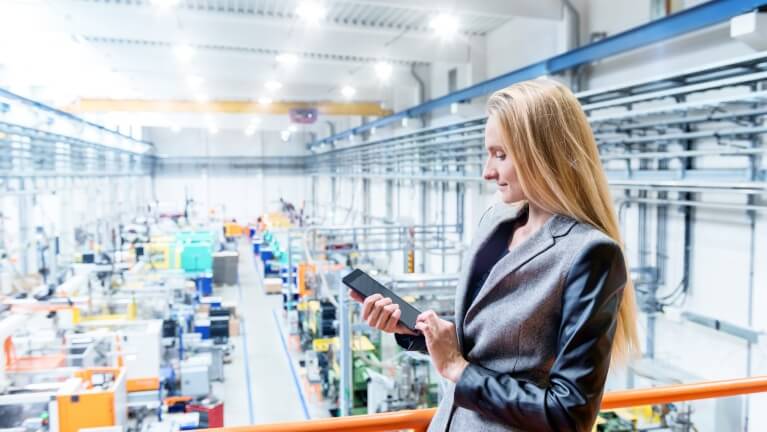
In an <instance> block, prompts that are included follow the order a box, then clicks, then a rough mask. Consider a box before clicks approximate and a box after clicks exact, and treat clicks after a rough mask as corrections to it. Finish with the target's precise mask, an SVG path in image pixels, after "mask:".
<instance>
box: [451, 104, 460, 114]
mask: <svg viewBox="0 0 767 432" xmlns="http://www.w3.org/2000/svg"><path fill="white" fill-rule="evenodd" d="M450 114H458V104H457V103H455V102H453V103H451V104H450Z"/></svg>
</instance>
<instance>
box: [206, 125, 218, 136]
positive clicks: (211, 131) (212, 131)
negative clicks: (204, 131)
mask: <svg viewBox="0 0 767 432" xmlns="http://www.w3.org/2000/svg"><path fill="white" fill-rule="evenodd" d="M208 133H209V134H211V135H215V134H217V133H218V128H217V127H216V125H210V126H208Z"/></svg>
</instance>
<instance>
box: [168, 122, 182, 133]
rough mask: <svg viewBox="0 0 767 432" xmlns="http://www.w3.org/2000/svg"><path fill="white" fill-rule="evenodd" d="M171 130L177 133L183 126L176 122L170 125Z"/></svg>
mask: <svg viewBox="0 0 767 432" xmlns="http://www.w3.org/2000/svg"><path fill="white" fill-rule="evenodd" d="M170 131H171V132H173V133H174V134H177V133H179V132H181V127H180V126H179V125H176V124H174V125H172V126H171V127H170Z"/></svg>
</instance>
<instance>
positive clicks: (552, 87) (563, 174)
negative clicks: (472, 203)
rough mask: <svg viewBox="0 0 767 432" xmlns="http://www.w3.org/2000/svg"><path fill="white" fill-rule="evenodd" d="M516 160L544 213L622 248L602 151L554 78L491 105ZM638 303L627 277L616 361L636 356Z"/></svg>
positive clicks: (518, 87)
mask: <svg viewBox="0 0 767 432" xmlns="http://www.w3.org/2000/svg"><path fill="white" fill-rule="evenodd" d="M487 109H488V113H489V114H490V115H496V116H497V119H498V120H499V123H500V125H501V130H502V133H503V136H504V140H503V141H504V143H503V145H504V147H505V149H506V152H507V153H508V154H510V155H511V157H512V158H513V160H514V163H515V168H516V171H517V175H518V177H519V183H520V186H521V187H522V191H523V192H524V193H525V196H526V197H527V198H528V199H529V200H530V201H532V202H534V203H535V204H536V205H537V206H540V207H541V208H543V209H544V210H546V211H549V212H552V213H557V214H562V215H566V216H570V217H572V218H573V219H575V220H577V221H579V222H582V223H587V224H589V225H591V226H593V227H595V228H597V229H599V230H600V231H602V232H603V233H605V234H606V235H607V236H609V237H610V238H611V239H613V240H615V242H616V243H618V244H619V245H621V247H623V242H622V241H621V235H620V230H619V228H618V218H617V215H616V213H615V208H614V207H613V201H612V197H611V195H610V189H609V186H608V185H607V177H606V176H605V173H604V170H603V169H602V163H601V161H600V159H599V152H598V151H597V145H596V142H595V140H594V135H593V133H592V131H591V126H590V125H589V123H588V120H587V119H586V114H585V113H584V112H583V109H582V108H581V105H580V103H579V102H578V99H577V98H576V97H575V95H573V93H572V92H571V91H570V90H569V89H568V88H567V87H565V86H564V85H562V84H560V83H558V82H556V81H554V80H550V79H536V80H532V81H525V82H521V83H518V84H514V85H512V86H510V87H507V88H505V89H503V90H499V91H497V92H495V93H494V94H493V95H492V96H491V97H490V99H489V100H488V102H487ZM636 319H637V316H636V299H635V294H634V287H633V284H632V282H631V278H630V277H629V278H628V280H627V282H626V286H625V288H624V290H623V299H622V301H621V304H620V308H619V310H618V324H617V328H616V331H615V338H614V339H613V346H612V355H613V359H614V360H625V359H627V358H628V357H630V356H631V355H632V354H635V353H636V352H637V351H638V347H639V345H638V337H637V331H636Z"/></svg>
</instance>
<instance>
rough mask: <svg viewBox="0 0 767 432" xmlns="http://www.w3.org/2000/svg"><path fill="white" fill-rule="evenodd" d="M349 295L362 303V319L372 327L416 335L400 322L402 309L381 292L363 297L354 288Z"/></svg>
mask: <svg viewBox="0 0 767 432" xmlns="http://www.w3.org/2000/svg"><path fill="white" fill-rule="evenodd" d="M349 297H351V298H352V300H354V301H356V302H357V303H362V319H363V320H365V321H367V323H368V325H369V326H370V327H373V328H376V329H378V330H381V331H384V332H386V333H399V334H405V335H411V336H415V335H416V333H415V332H412V331H410V329H408V328H407V327H405V326H403V325H402V324H400V323H399V317H400V316H401V315H402V311H400V309H399V305H398V304H396V303H394V302H392V301H391V299H390V298H384V297H383V296H382V295H381V294H373V295H372V296H370V297H368V298H363V297H362V296H361V295H359V294H357V293H356V292H355V291H353V290H349Z"/></svg>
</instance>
